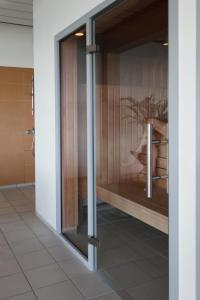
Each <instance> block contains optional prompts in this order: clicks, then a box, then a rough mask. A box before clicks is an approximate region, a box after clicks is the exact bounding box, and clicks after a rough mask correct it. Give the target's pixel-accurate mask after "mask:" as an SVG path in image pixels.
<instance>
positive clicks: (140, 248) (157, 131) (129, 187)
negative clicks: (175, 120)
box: [94, 0, 168, 300]
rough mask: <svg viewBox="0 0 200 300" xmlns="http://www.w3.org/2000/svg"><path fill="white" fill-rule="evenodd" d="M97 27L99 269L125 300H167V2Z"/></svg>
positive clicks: (123, 9)
mask: <svg viewBox="0 0 200 300" xmlns="http://www.w3.org/2000/svg"><path fill="white" fill-rule="evenodd" d="M94 22H95V31H96V33H95V38H96V45H97V48H98V52H97V53H96V193H97V205H96V211H97V234H98V238H99V240H100V248H99V250H98V265H99V269H101V271H102V273H103V274H104V275H105V276H106V278H107V280H110V282H111V284H112V286H113V287H114V288H115V289H116V290H117V291H118V292H119V294H120V295H121V296H124V297H122V298H124V299H134V300H139V299H145V300H147V299H155V300H157V299H159V300H165V299H168V1H137V2H135V1H131V0H130V1H121V2H120V4H119V5H116V6H114V7H112V8H111V9H110V10H107V11H105V12H103V14H102V15H98V16H97V17H96V18H95V20H94ZM150 282H151V283H150ZM136 286H137V288H136ZM134 287H135V288H134Z"/></svg>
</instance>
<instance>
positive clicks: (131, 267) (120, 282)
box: [106, 262, 151, 289]
mask: <svg viewBox="0 0 200 300" xmlns="http://www.w3.org/2000/svg"><path fill="white" fill-rule="evenodd" d="M106 272H107V273H108V274H109V276H110V277H111V278H112V279H113V280H114V281H115V282H116V285H117V286H118V288H119V289H121V288H124V287H127V286H130V285H138V284H141V283H144V282H148V281H149V280H151V277H150V276H149V275H147V274H146V273H145V272H143V271H142V270H141V269H140V268H139V267H138V266H137V265H136V264H135V263H134V262H131V263H127V264H122V265H120V266H116V267H112V268H108V269H106Z"/></svg>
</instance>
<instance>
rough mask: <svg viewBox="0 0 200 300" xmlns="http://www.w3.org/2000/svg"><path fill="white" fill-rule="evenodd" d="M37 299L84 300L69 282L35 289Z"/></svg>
mask: <svg viewBox="0 0 200 300" xmlns="http://www.w3.org/2000/svg"><path fill="white" fill-rule="evenodd" d="M36 295H37V297H38V300H55V299H57V300H66V299H69V300H85V298H84V297H83V296H82V295H81V294H80V292H79V291H78V290H77V289H76V288H75V287H74V286H73V285H72V283H71V282H62V283H59V284H55V285H51V286H49V287H45V288H41V289H38V290H36Z"/></svg>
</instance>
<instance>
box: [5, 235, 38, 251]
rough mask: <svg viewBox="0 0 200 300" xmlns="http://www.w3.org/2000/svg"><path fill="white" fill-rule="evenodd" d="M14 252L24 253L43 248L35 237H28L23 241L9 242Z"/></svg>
mask: <svg viewBox="0 0 200 300" xmlns="http://www.w3.org/2000/svg"><path fill="white" fill-rule="evenodd" d="M10 246H11V248H12V249H13V251H14V252H15V254H17V255H19V254H26V253H30V252H34V251H38V250H41V249H43V246H42V244H41V243H40V241H39V240H38V239H37V238H30V239H26V240H24V241H17V242H13V243H10Z"/></svg>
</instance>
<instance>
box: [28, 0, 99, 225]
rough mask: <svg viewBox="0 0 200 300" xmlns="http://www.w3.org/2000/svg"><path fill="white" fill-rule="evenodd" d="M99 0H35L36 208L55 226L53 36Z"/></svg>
mask: <svg viewBox="0 0 200 300" xmlns="http://www.w3.org/2000/svg"><path fill="white" fill-rule="evenodd" d="M101 2H103V1H102V0H84V1H80V0H67V1H66V0H59V1H55V0H40V1H36V0H35V1H34V2H33V3H34V65H35V87H36V89H35V94H36V103H35V105H36V107H35V108H36V118H35V121H36V122H35V123H36V198H37V202H36V208H37V212H38V213H39V214H40V215H41V216H42V217H43V218H44V219H45V221H46V222H48V223H49V224H50V225H51V226H52V227H53V228H54V229H55V228H56V161H55V58H54V54H55V53H54V37H55V35H56V34H58V33H59V32H60V31H61V30H63V29H65V28H66V27H67V26H69V25H70V24H71V23H72V22H74V21H76V20H77V19H79V18H80V17H81V16H83V15H84V14H85V13H87V12H88V11H90V10H91V9H92V8H94V7H95V6H96V5H98V4H100V3H101Z"/></svg>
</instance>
